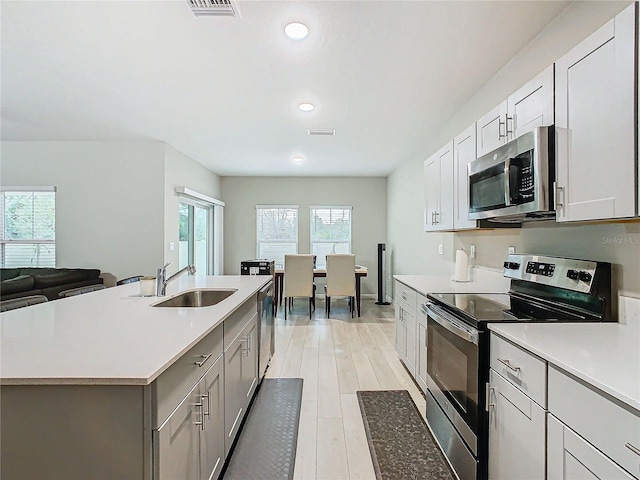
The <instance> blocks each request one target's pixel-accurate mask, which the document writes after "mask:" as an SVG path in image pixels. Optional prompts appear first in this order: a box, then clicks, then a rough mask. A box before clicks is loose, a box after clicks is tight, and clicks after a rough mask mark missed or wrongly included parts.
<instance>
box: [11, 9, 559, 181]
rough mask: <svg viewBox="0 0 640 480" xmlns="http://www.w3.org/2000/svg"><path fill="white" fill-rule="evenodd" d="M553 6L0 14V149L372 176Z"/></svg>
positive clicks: (464, 95) (469, 90)
mask: <svg viewBox="0 0 640 480" xmlns="http://www.w3.org/2000/svg"><path fill="white" fill-rule="evenodd" d="M567 4H568V2H554V1H539V2H529V1H470V2H466V1H460V2H456V1H453V2H451V1H444V2H437V1H406V2H404V1H393V0H388V1H323V0H316V1H282V2H281V1H269V0H261V1H242V0H240V1H239V2H237V3H236V5H237V7H238V10H239V16H237V17H196V16H194V14H193V13H192V12H191V9H190V8H189V6H188V4H187V2H186V0H166V1H161V0H158V1H112V0H103V1H97V2H92V1H51V0H49V1H15V2H13V1H2V3H1V9H2V10H1V27H2V31H1V60H2V62H1V78H2V85H1V94H2V97H1V106H2V124H1V128H2V129H1V135H2V139H3V140H23V141H32V140H33V141H35V140H156V141H163V142H167V143H168V144H170V145H172V146H173V147H174V148H176V149H177V150H179V151H181V152H182V153H184V154H186V155H188V156H189V157H191V158H193V159H194V160H196V161H198V162H200V163H202V164H203V165H205V166H206V167H208V168H209V169H211V170H212V171H214V172H216V173H218V174H219V175H223V176H228V175H278V176H287V175H295V176H306V175H312V176H387V175H388V174H390V173H391V172H392V171H393V170H394V169H395V168H396V167H397V166H398V165H399V164H400V163H402V162H403V161H405V160H406V159H408V158H410V157H411V155H412V154H413V155H415V154H416V151H417V150H418V149H419V148H420V147H421V145H423V142H424V139H425V137H426V136H428V134H429V132H434V131H437V130H438V129H439V128H440V126H441V125H442V124H443V123H444V122H446V121H447V119H449V118H450V117H451V116H452V115H453V114H454V113H456V111H457V110H459V108H460V107H461V106H462V105H464V103H465V102H466V101H467V100H468V99H469V98H470V97H471V96H472V95H473V93H474V92H476V91H477V90H478V89H479V88H480V87H481V86H482V85H483V84H485V83H486V82H487V81H488V80H489V79H490V78H491V77H492V76H493V75H494V74H495V73H496V72H497V71H498V70H499V69H500V67H501V66H503V65H504V64H505V63H506V62H507V61H508V60H509V59H510V58H511V57H512V56H514V55H515V54H516V53H517V52H518V51H519V50H521V49H522V47H523V46H524V45H526V44H527V43H528V42H529V41H530V40H531V39H532V38H533V37H534V36H535V35H536V34H537V33H538V32H539V31H540V30H541V29H542V28H543V27H544V26H545V25H546V24H547V23H548V22H549V21H550V20H551V19H553V17H555V16H556V15H557V14H558V13H560V11H562V10H563V9H564V8H565V7H566V6H567ZM291 21H301V22H304V23H305V24H307V26H308V27H309V36H308V37H307V38H306V39H304V40H300V41H294V40H291V39H289V38H287V37H286V36H285V35H284V26H285V25H286V24H287V23H289V22H291ZM301 102H311V103H313V104H314V105H315V106H316V108H315V110H314V111H312V112H309V113H303V112H301V111H300V110H298V108H297V107H298V104H299V103H301ZM310 128H330V129H335V130H336V134H335V136H318V137H315V136H309V135H308V133H307V130H308V129H310ZM294 156H302V157H303V158H304V159H305V161H304V162H303V163H302V164H300V165H296V164H294V163H293V162H292V161H291V159H292V157H294Z"/></svg>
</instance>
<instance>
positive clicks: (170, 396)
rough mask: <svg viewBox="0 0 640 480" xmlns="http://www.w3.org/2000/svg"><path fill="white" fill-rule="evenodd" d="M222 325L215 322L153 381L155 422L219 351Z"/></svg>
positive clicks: (177, 401)
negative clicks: (207, 331)
mask: <svg viewBox="0 0 640 480" xmlns="http://www.w3.org/2000/svg"><path fill="white" fill-rule="evenodd" d="M222 334H223V325H218V326H217V327H216V328H215V329H214V330H213V331H212V332H210V333H209V334H208V335H207V336H206V337H204V338H203V339H202V340H200V341H199V342H198V343H197V344H196V345H195V346H194V347H192V348H191V349H190V350H189V351H188V352H187V353H185V354H184V355H183V356H182V357H180V358H179V359H178V360H176V361H175V363H174V364H173V365H171V366H170V367H169V368H168V369H167V370H166V371H165V372H164V373H162V375H160V376H159V377H158V378H157V379H156V381H155V382H154V383H153V387H152V391H153V395H154V397H155V399H156V400H155V401H156V402H157V405H158V409H157V417H156V419H155V421H157V423H155V425H154V426H157V425H159V424H160V423H161V422H163V421H164V419H165V418H167V417H168V416H169V414H170V413H171V412H172V411H173V409H174V408H175V407H176V405H177V404H178V403H179V402H180V401H181V400H182V399H183V398H184V397H185V395H186V394H187V393H188V392H189V390H191V388H192V387H193V386H194V385H195V384H196V383H197V382H198V380H199V379H200V377H202V375H204V373H205V372H206V371H207V369H208V368H209V367H210V366H211V365H213V363H214V362H215V361H216V359H217V358H218V357H220V355H222Z"/></svg>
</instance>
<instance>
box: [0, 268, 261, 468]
mask: <svg viewBox="0 0 640 480" xmlns="http://www.w3.org/2000/svg"><path fill="white" fill-rule="evenodd" d="M269 281H271V277H266V276H219V277H199V276H196V277H181V278H180V279H178V280H176V281H175V282H173V283H171V284H169V285H168V287H167V296H166V297H164V298H158V297H141V296H140V295H139V291H140V287H139V285H138V284H135V283H134V284H128V285H123V286H120V287H116V288H111V289H106V290H102V291H98V292H94V293H91V294H86V295H80V296H76V297H70V298H66V299H61V300H57V301H54V302H49V303H44V304H40V305H35V306H31V307H28V308H23V309H18V310H13V311H10V312H4V313H2V314H1V315H0V325H1V338H0V360H1V364H0V382H1V384H2V392H1V394H2V402H1V404H0V405H1V408H2V411H1V413H2V427H1V428H2V430H1V438H0V441H1V442H2V452H1V454H2V471H1V472H0V476H1V477H2V478H3V479H11V478H20V479H25V478H43V477H46V478H118V479H125V478H137V479H151V478H172V477H174V478H178V477H179V478H198V477H205V476H206V478H210V476H211V477H212V478H216V477H217V476H218V474H219V473H220V470H221V468H222V465H223V464H224V458H225V457H226V455H227V454H228V452H229V449H230V447H231V444H232V442H233V439H234V438H235V435H236V434H237V432H238V430H239V426H240V424H241V421H242V418H243V417H244V415H245V414H246V409H247V407H248V404H249V402H250V400H251V397H252V393H253V392H254V391H255V388H256V385H257V378H256V377H257V352H256V350H257V348H256V346H257V345H258V344H259V342H258V338H257V324H256V320H257V308H256V295H257V292H258V291H259V290H260V289H261V288H262V287H263V286H264V285H266V284H267V283H268V282H269ZM193 289H231V290H235V292H234V293H233V294H232V295H230V296H229V297H228V298H226V299H224V300H222V301H221V302H220V303H218V304H216V305H212V306H209V307H201V308H184V307H153V306H152V305H154V304H156V303H160V302H161V301H162V300H164V299H165V298H170V297H172V296H175V295H177V294H179V293H181V292H185V291H188V290H193ZM225 405H226V408H224V407H225ZM205 473H206V475H205Z"/></svg>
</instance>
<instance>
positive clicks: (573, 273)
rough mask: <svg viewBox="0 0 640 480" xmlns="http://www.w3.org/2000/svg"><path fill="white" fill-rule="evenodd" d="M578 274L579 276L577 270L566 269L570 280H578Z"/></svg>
mask: <svg viewBox="0 0 640 480" xmlns="http://www.w3.org/2000/svg"><path fill="white" fill-rule="evenodd" d="M579 276H580V272H578V271H577V270H568V271H567V277H568V278H570V279H571V280H578V277H579Z"/></svg>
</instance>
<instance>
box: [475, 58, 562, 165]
mask: <svg viewBox="0 0 640 480" xmlns="http://www.w3.org/2000/svg"><path fill="white" fill-rule="evenodd" d="M553 123H554V109H553V65H551V66H549V67H547V68H546V69H545V70H544V71H542V72H541V73H540V74H538V75H537V76H536V77H534V78H532V79H531V80H530V81H529V82H527V83H526V84H525V85H523V86H522V87H521V88H519V89H518V90H517V91H516V92H515V93H514V94H512V95H511V96H510V97H509V98H507V99H506V100H505V101H504V102H502V103H501V104H500V105H498V106H497V107H495V108H494V109H493V110H491V111H490V112H488V113H487V114H485V115H483V116H482V117H481V118H480V119H479V120H478V121H477V122H476V132H477V139H476V142H477V155H478V157H481V156H482V155H485V154H487V153H489V152H491V151H493V150H495V149H496V148H498V147H500V146H502V145H504V144H505V143H507V142H508V141H510V140H513V139H514V138H517V137H519V136H520V135H522V134H523V133H526V132H528V131H530V130H533V129H534V128H535V127H540V126H547V125H553Z"/></svg>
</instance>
